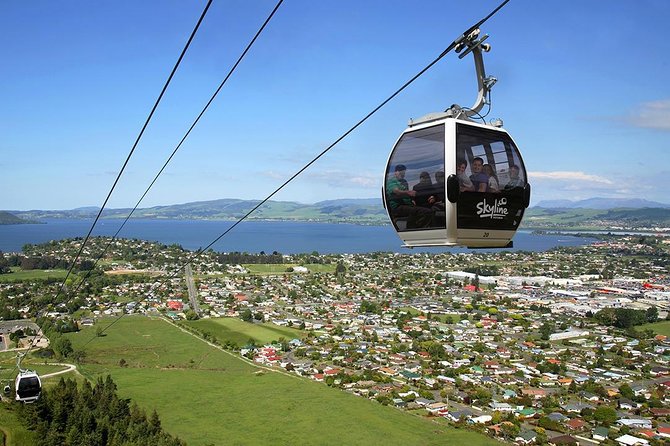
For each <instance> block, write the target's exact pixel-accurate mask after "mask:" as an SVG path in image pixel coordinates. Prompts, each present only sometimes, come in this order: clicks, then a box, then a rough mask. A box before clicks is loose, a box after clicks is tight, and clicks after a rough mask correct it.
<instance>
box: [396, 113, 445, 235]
mask: <svg viewBox="0 0 670 446" xmlns="http://www.w3.org/2000/svg"><path fill="white" fill-rule="evenodd" d="M444 137H445V135H444V125H437V126H433V127H428V128H424V129H421V130H416V131H411V132H405V133H404V134H403V135H402V137H401V138H400V139H399V140H398V143H397V144H396V146H395V148H394V149H393V152H392V154H391V156H390V158H389V163H388V165H387V167H386V176H385V185H384V186H385V187H384V190H385V193H384V200H385V204H386V208H387V210H388V212H389V215H390V217H391V221H392V222H393V225H394V226H395V228H396V230H397V231H412V230H425V229H439V228H444V227H445V225H446V220H445V213H444V206H445V204H444V202H445V171H444Z"/></svg>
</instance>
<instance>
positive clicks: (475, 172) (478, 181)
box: [470, 157, 489, 192]
mask: <svg viewBox="0 0 670 446" xmlns="http://www.w3.org/2000/svg"><path fill="white" fill-rule="evenodd" d="M483 168H484V160H483V159H482V158H480V157H475V158H474V159H473V160H472V175H470V181H472V184H473V186H474V188H475V192H486V191H487V189H488V187H489V177H488V175H486V173H484V172H483Z"/></svg>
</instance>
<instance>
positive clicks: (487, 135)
mask: <svg viewBox="0 0 670 446" xmlns="http://www.w3.org/2000/svg"><path fill="white" fill-rule="evenodd" d="M383 199H384V204H385V207H386V210H387V212H388V214H389V218H390V219H391V222H392V224H393V227H394V228H395V230H396V232H397V233H398V236H399V237H400V238H401V239H402V240H403V242H404V243H405V245H406V246H408V247H418V246H467V247H472V248H501V247H506V246H509V245H511V240H512V237H513V236H514V234H515V232H516V230H517V229H518V227H519V224H520V223H521V219H522V217H523V214H524V211H525V209H526V207H528V204H529V202H530V185H529V184H528V181H527V174H526V168H525V166H524V163H523V159H522V157H521V154H520V152H519V150H518V149H517V147H516V145H515V144H514V141H513V140H512V138H511V137H510V136H509V134H508V133H507V132H506V131H505V130H503V129H502V128H499V127H495V126H492V125H485V124H479V123H475V122H472V121H469V120H463V119H454V118H453V117H445V114H438V115H432V116H431V115H429V116H428V117H425V118H422V119H421V120H420V121H418V122H413V123H411V124H410V127H409V128H407V129H406V130H405V131H404V132H403V134H402V135H401V136H400V138H399V139H398V142H397V143H396V145H395V147H394V148H393V151H392V152H391V155H390V156H389V160H388V163H387V165H386V172H385V179H384V188H383Z"/></svg>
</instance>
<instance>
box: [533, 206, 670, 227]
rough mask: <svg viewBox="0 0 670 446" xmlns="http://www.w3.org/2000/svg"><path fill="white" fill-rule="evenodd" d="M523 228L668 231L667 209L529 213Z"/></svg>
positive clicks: (542, 210) (669, 217)
mask: <svg viewBox="0 0 670 446" xmlns="http://www.w3.org/2000/svg"><path fill="white" fill-rule="evenodd" d="M522 226H523V227H525V228H534V229H599V230H622V229H623V230H630V229H651V228H670V208H640V209H623V208H621V209H585V208H574V209H568V208H560V209H551V208H542V207H539V206H535V207H532V208H530V209H528V211H527V212H526V215H525V216H524V220H523V223H522Z"/></svg>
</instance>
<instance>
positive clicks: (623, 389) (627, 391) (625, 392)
mask: <svg viewBox="0 0 670 446" xmlns="http://www.w3.org/2000/svg"><path fill="white" fill-rule="evenodd" d="M619 393H620V394H621V396H622V397H624V398H628V399H629V400H631V399H633V398H635V392H633V389H632V388H631V387H630V385H629V384H627V383H623V384H621V386H620V387H619Z"/></svg>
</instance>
